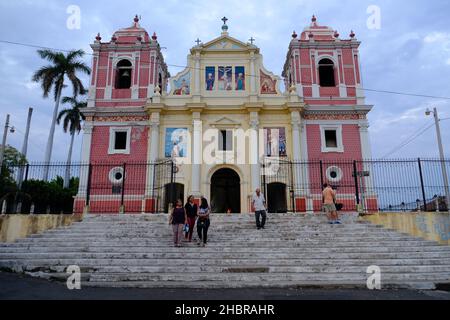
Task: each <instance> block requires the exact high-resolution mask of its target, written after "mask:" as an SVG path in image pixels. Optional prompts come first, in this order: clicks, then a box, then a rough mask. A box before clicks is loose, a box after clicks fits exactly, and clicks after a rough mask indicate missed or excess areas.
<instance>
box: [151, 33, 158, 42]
mask: <svg viewBox="0 0 450 320" xmlns="http://www.w3.org/2000/svg"><path fill="white" fill-rule="evenodd" d="M152 40H153V41H156V40H158V36H157V35H156V32H153V35H152Z"/></svg>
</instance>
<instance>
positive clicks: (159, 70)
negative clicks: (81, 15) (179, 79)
mask: <svg viewBox="0 0 450 320" xmlns="http://www.w3.org/2000/svg"><path fill="white" fill-rule="evenodd" d="M139 20H140V19H139V17H138V16H137V15H136V16H135V18H134V19H133V24H132V25H131V26H130V27H128V28H123V29H120V30H118V31H116V32H115V33H114V34H113V36H112V37H111V39H110V41H109V42H102V38H101V36H100V34H98V35H97V37H96V38H95V42H94V43H93V44H92V45H91V47H92V50H93V51H94V57H93V61H92V70H93V72H92V78H91V83H90V94H89V107H94V106H97V107H112V106H121V104H122V103H123V102H121V101H123V100H127V101H128V102H127V105H124V107H126V106H143V105H145V103H146V101H147V99H148V98H151V97H152V96H153V95H154V92H155V89H156V87H159V91H160V92H164V91H165V90H166V82H167V81H166V79H167V78H168V77H169V76H170V75H169V73H168V71H167V66H166V64H165V63H164V58H163V56H162V54H161V47H160V45H159V43H158V37H157V35H156V33H153V36H152V37H150V36H149V34H148V33H147V31H146V30H145V29H144V28H142V27H141V26H140V24H139ZM130 103H131V105H130Z"/></svg>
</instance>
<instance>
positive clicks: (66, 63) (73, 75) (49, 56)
mask: <svg viewBox="0 0 450 320" xmlns="http://www.w3.org/2000/svg"><path fill="white" fill-rule="evenodd" d="M37 52H38V54H39V56H40V57H41V58H42V59H45V60H47V61H49V62H50V63H51V64H50V65H47V66H44V67H42V68H40V69H39V70H38V71H36V72H35V74H34V75H33V78H32V80H33V81H34V82H39V83H40V84H41V87H42V91H43V96H44V98H47V97H48V95H49V94H50V92H51V91H52V90H53V91H54V98H55V107H54V110H53V118H52V122H51V125H50V133H49V136H48V141H47V147H46V149H45V160H44V162H45V164H49V163H50V161H51V157H52V149H53V139H54V135H55V126H56V120H57V117H58V109H59V104H60V100H61V94H62V90H63V88H64V87H65V84H64V80H65V78H66V77H67V78H68V79H69V81H70V83H71V84H72V87H73V96H74V97H76V96H77V95H78V94H84V93H85V92H86V90H85V88H84V86H83V83H82V82H81V80H80V79H79V78H78V77H77V73H78V72H81V73H85V74H88V75H89V74H90V73H91V69H90V68H89V67H88V66H87V65H86V64H85V63H84V62H82V61H80V60H78V58H82V57H83V56H84V51H83V50H72V51H70V52H68V53H67V54H64V53H62V52H54V51H51V50H38V51H37ZM48 170H49V167H48V166H45V168H44V177H43V179H44V180H45V181H47V180H48Z"/></svg>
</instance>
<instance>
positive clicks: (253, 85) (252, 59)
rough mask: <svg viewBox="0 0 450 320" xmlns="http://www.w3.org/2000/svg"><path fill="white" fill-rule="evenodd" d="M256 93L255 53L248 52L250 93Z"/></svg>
mask: <svg viewBox="0 0 450 320" xmlns="http://www.w3.org/2000/svg"><path fill="white" fill-rule="evenodd" d="M255 93H256V73H255V53H254V52H252V53H251V54H250V94H255Z"/></svg>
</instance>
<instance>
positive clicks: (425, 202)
mask: <svg viewBox="0 0 450 320" xmlns="http://www.w3.org/2000/svg"><path fill="white" fill-rule="evenodd" d="M417 163H418V164H419V174H420V186H421V188H422V198H423V209H424V211H425V212H427V211H428V210H427V196H426V194H425V185H424V183H423V172H422V161H421V160H420V158H418V159H417ZM419 209H420V207H419Z"/></svg>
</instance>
